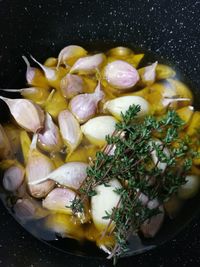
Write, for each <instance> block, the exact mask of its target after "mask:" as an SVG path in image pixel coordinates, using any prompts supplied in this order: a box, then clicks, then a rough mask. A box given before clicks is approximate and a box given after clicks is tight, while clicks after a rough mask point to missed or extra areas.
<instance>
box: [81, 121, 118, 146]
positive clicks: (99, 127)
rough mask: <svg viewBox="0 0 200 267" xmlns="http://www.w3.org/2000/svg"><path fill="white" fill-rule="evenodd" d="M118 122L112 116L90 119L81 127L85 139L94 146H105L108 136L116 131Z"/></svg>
mask: <svg viewBox="0 0 200 267" xmlns="http://www.w3.org/2000/svg"><path fill="white" fill-rule="evenodd" d="M116 123H117V120H116V119H115V118H114V117H112V116H99V117H95V118H93V119H90V120H89V121H87V122H86V123H85V124H83V125H82V126H81V130H82V132H83V134H84V135H85V137H86V138H87V139H88V140H89V141H90V142H91V143H92V144H94V145H97V146H100V147H101V146H104V145H105V144H106V140H105V138H106V136H107V135H112V134H113V132H114V131H115V125H116Z"/></svg>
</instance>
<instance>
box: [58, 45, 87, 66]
mask: <svg viewBox="0 0 200 267" xmlns="http://www.w3.org/2000/svg"><path fill="white" fill-rule="evenodd" d="M85 55H87V51H86V50H85V49H84V48H82V47H81V46H78V45H68V46H66V47H64V48H63V49H62V50H61V51H60V53H59V55H58V64H57V68H58V67H59V66H60V65H61V64H65V65H66V66H68V64H69V60H70V59H76V58H79V57H83V56H85Z"/></svg>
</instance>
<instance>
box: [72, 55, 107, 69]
mask: <svg viewBox="0 0 200 267" xmlns="http://www.w3.org/2000/svg"><path fill="white" fill-rule="evenodd" d="M104 60H105V55H104V54H102V53H100V54H96V55H92V56H87V57H83V58H79V59H78V60H77V61H76V62H75V63H74V65H73V66H72V68H71V70H70V73H79V74H93V73H95V72H96V71H97V69H99V67H100V66H101V65H102V63H103V62H104Z"/></svg>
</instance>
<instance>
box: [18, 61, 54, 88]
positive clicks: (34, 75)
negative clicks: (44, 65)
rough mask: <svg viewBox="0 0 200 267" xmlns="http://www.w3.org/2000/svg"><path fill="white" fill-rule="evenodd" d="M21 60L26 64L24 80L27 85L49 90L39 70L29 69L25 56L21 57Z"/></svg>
mask: <svg viewBox="0 0 200 267" xmlns="http://www.w3.org/2000/svg"><path fill="white" fill-rule="evenodd" d="M22 58H23V60H24V61H25V63H26V66H27V70H26V80H27V83H28V84H29V85H32V86H38V87H41V88H49V85H48V82H47V80H46V78H45V76H44V74H43V73H42V71H41V70H39V69H37V68H34V67H31V66H30V63H29V61H28V59H27V58H26V57H25V56H22Z"/></svg>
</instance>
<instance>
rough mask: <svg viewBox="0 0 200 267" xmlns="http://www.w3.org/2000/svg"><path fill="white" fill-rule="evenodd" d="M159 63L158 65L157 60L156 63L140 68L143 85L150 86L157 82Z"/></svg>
mask: <svg viewBox="0 0 200 267" xmlns="http://www.w3.org/2000/svg"><path fill="white" fill-rule="evenodd" d="M157 65H158V62H157V61H156V62H155V63H153V64H151V65H149V66H147V67H144V68H141V69H139V70H138V72H139V74H140V77H141V83H142V85H147V86H148V85H151V84H153V83H154V82H155V79H156V67H157Z"/></svg>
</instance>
